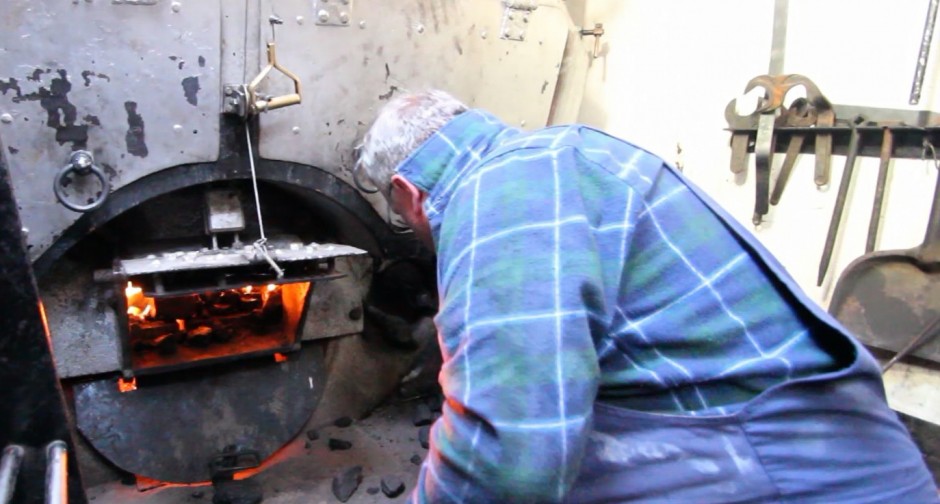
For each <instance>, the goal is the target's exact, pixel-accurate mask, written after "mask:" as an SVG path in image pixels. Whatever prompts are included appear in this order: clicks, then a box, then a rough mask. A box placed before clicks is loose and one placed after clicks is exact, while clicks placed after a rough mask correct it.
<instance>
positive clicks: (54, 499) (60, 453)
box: [46, 440, 69, 504]
mask: <svg viewBox="0 0 940 504" xmlns="http://www.w3.org/2000/svg"><path fill="white" fill-rule="evenodd" d="M68 460H69V455H68V446H67V445H66V444H65V441H59V440H56V441H53V442H51V443H49V444H48V445H47V446H46V504H68V501H69V498H68V493H69V491H68V490H69V481H68V480H69V470H68Z"/></svg>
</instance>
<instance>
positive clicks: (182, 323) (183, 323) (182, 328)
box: [176, 319, 186, 331]
mask: <svg viewBox="0 0 940 504" xmlns="http://www.w3.org/2000/svg"><path fill="white" fill-rule="evenodd" d="M176 327H179V329H180V331H185V330H186V321H185V320H183V319H176Z"/></svg>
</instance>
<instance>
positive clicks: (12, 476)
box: [0, 445, 25, 504]
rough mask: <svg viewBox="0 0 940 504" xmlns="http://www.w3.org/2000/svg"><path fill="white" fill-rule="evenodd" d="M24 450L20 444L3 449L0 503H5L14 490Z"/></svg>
mask: <svg viewBox="0 0 940 504" xmlns="http://www.w3.org/2000/svg"><path fill="white" fill-rule="evenodd" d="M24 453H25V451H24V450H23V447H22V446H17V445H10V446H7V447H6V448H4V449H3V458H2V459H0V504H7V503H8V502H10V499H12V498H13V492H14V491H15V490H16V475H17V474H19V472H20V463H21V462H22V461H23V454H24Z"/></svg>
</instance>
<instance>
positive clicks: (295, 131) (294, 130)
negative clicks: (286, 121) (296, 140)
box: [290, 126, 300, 135]
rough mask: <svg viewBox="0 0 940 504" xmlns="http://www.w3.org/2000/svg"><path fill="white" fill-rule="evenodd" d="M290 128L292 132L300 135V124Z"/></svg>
mask: <svg viewBox="0 0 940 504" xmlns="http://www.w3.org/2000/svg"><path fill="white" fill-rule="evenodd" d="M290 130H291V132H292V133H293V134H295V135H299V134H300V126H294V127H293V128H291V129H290Z"/></svg>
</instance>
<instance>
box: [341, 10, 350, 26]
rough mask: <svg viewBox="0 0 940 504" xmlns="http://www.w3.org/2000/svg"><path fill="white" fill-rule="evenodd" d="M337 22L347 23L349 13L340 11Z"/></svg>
mask: <svg viewBox="0 0 940 504" xmlns="http://www.w3.org/2000/svg"><path fill="white" fill-rule="evenodd" d="M339 22H340V23H343V24H347V23H349V13H348V12H340V13H339Z"/></svg>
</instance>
